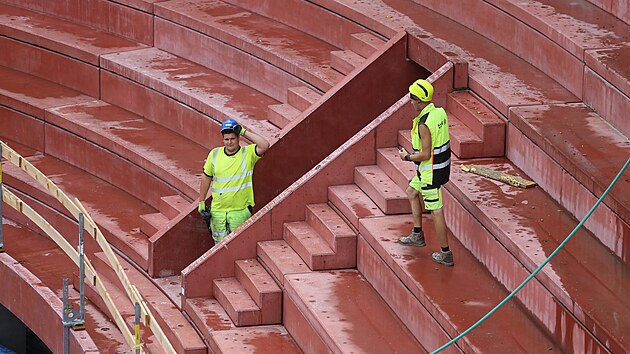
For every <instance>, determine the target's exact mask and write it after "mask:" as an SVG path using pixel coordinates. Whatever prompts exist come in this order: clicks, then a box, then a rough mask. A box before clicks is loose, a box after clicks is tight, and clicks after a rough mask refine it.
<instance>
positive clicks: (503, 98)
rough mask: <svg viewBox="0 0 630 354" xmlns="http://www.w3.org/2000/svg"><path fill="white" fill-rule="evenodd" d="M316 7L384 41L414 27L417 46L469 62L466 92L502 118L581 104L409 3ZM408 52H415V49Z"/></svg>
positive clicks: (323, 1)
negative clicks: (540, 106) (512, 111)
mask: <svg viewBox="0 0 630 354" xmlns="http://www.w3.org/2000/svg"><path fill="white" fill-rule="evenodd" d="M314 2H315V3H317V4H319V5H321V6H324V7H325V8H328V9H331V10H334V11H335V12H337V13H338V14H340V15H342V16H345V17H347V18H349V19H351V20H355V21H357V22H358V23H362V24H363V25H365V26H367V27H368V28H370V29H371V30H373V31H376V32H379V33H382V34H383V35H385V36H387V37H392V36H394V34H395V33H397V32H398V31H400V30H404V29H405V28H409V27H416V30H414V31H412V33H413V34H412V35H413V36H414V37H417V38H418V39H419V40H420V41H421V42H424V43H427V44H429V45H430V46H432V47H436V48H437V49H438V50H440V51H442V52H443V53H444V55H446V56H447V57H449V58H455V59H459V60H465V61H467V62H468V70H469V73H468V74H469V82H468V85H469V87H470V89H472V90H473V91H474V92H475V93H477V94H478V95H479V96H480V97H481V98H483V99H484V100H485V101H486V102H488V103H489V104H490V105H491V106H493V107H494V108H496V109H497V110H498V111H499V112H500V113H501V114H503V115H504V116H505V117H507V116H508V107H511V106H517V105H531V104H535V103H563V102H577V101H579V100H578V99H577V98H576V97H575V95H574V94H572V93H571V92H569V91H568V90H567V89H566V88H564V87H563V86H562V85H560V84H559V83H558V82H556V81H554V80H553V79H552V78H550V77H549V76H548V75H547V74H545V73H544V72H543V71H541V70H540V69H537V68H536V67H535V66H533V65H531V64H529V63H528V62H527V61H525V60H523V59H521V58H520V57H518V56H517V55H515V54H513V53H511V52H510V51H508V50H506V49H505V48H503V47H501V46H499V45H497V44H496V43H495V42H493V41H491V40H489V39H487V38H485V37H484V36H482V35H479V34H478V33H477V32H474V31H472V30H470V29H468V28H467V27H465V26H463V25H461V24H459V23H457V22H455V21H452V20H450V19H448V18H446V17H444V16H442V15H439V14H437V13H436V12H434V11H432V10H430V9H428V8H426V7H423V6H421V5H418V4H415V3H413V2H411V1H407V0H389V1H387V4H381V3H375V2H352V1H342V0H316V1H314ZM453 4H454V3H453ZM460 12H461V11H460ZM483 18H486V17H483ZM501 31H502V32H505V31H503V30H501ZM408 50H409V52H410V53H415V52H416V49H415V48H409V49H408ZM541 52H542V51H541ZM420 54H422V51H420V52H419V55H420ZM410 58H411V59H412V60H416V62H418V63H419V64H420V65H425V64H424V63H423V62H422V61H423V60H421V59H422V58H421V57H418V58H416V57H415V56H412V55H411V54H410ZM580 68H581V67H580ZM580 70H581V69H580ZM558 72H564V71H562V70H559V71H558ZM580 72H581V71H580ZM577 77H581V74H579V75H578V76H577ZM580 88H581V86H580Z"/></svg>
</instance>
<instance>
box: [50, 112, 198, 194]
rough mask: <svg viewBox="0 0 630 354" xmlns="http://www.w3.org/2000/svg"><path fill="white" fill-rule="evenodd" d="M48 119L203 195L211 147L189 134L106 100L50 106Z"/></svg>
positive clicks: (182, 189) (188, 191)
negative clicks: (203, 170) (202, 182)
mask: <svg viewBox="0 0 630 354" xmlns="http://www.w3.org/2000/svg"><path fill="white" fill-rule="evenodd" d="M46 121H47V122H49V123H51V124H54V125H56V126H59V127H61V128H63V129H66V130H68V131H71V132H73V133H75V134H77V135H79V136H81V137H82V138H84V139H86V140H89V141H91V142H93V143H94V144H96V145H98V146H101V147H103V148H105V149H107V150H109V151H111V152H113V153H115V154H117V155H119V156H121V157H122V158H125V159H127V160H129V161H131V162H133V163H134V164H136V165H138V166H139V167H141V168H143V169H145V170H146V171H147V173H150V174H153V175H154V176H156V177H158V178H160V179H162V180H164V181H165V182H166V183H168V184H170V185H172V186H174V187H175V188H176V189H177V190H178V191H180V192H182V193H184V194H185V195H186V196H187V197H188V198H190V199H196V198H197V196H198V194H199V192H198V189H199V175H200V174H201V166H203V163H204V161H205V158H206V157H207V154H208V150H207V149H206V148H204V147H202V146H199V145H197V144H196V143H194V142H192V141H190V140H189V139H188V138H186V137H185V136H182V135H180V134H177V133H175V132H173V131H171V130H168V129H166V128H164V127H162V126H161V125H158V124H156V123H154V122H152V121H150V120H148V119H144V118H142V117H140V116H138V115H136V114H133V113H131V112H128V111H125V110H123V109H120V108H118V107H116V106H112V105H110V104H108V103H105V102H103V101H92V102H87V103H83V104H77V105H69V106H64V107H58V108H53V109H49V110H48V112H47V113H46ZM160 200H161V199H160Z"/></svg>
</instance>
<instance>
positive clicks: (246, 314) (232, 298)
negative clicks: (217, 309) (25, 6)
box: [212, 278, 261, 327]
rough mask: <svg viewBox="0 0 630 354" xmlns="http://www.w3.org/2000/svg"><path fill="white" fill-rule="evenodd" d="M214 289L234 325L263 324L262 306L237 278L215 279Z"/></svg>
mask: <svg viewBox="0 0 630 354" xmlns="http://www.w3.org/2000/svg"><path fill="white" fill-rule="evenodd" d="M212 289H213V290H212V293H213V294H214V298H215V299H217V301H219V304H221V306H223V308H224V309H225V311H226V312H227V314H228V315H229V316H230V318H231V319H232V321H233V322H234V325H236V326H237V327H241V326H258V325H260V324H261V315H260V307H258V306H257V305H256V303H255V302H254V300H253V299H252V298H251V296H249V294H248V293H247V290H245V287H244V286H243V285H242V284H241V283H240V282H239V281H238V280H237V279H236V278H218V279H214V281H213V287H212Z"/></svg>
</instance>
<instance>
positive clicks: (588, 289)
mask: <svg viewBox="0 0 630 354" xmlns="http://www.w3.org/2000/svg"><path fill="white" fill-rule="evenodd" d="M472 162H474V163H475V164H477V165H481V166H484V167H488V168H491V169H494V170H497V171H504V172H506V173H509V174H513V175H514V174H515V175H523V174H522V173H521V172H520V171H519V170H517V169H516V167H515V166H514V165H513V164H512V163H510V162H508V161H507V160H504V159H488V160H473V161H472ZM461 163H462V162H460V161H455V164H454V166H453V169H451V173H452V174H453V175H452V177H451V182H450V183H449V184H447V185H446V190H447V191H448V192H449V193H450V194H452V196H453V198H454V199H456V200H457V201H459V203H461V205H462V207H463V209H465V210H466V211H467V212H468V213H470V214H471V215H472V217H473V218H475V219H477V220H478V222H479V223H480V224H481V225H482V226H483V228H485V229H487V230H488V231H489V234H490V235H489V236H490V237H491V241H492V242H494V239H496V240H497V241H499V243H500V244H501V245H502V246H503V249H504V250H503V251H502V252H489V253H487V254H486V253H483V254H482V255H478V257H482V258H483V259H484V262H488V263H489V265H488V267H489V269H492V271H493V273H495V274H496V276H497V277H499V278H500V279H501V280H502V282H505V283H506V287H508V289H511V288H513V287H514V286H515V284H516V282H520V281H522V280H523V279H521V278H520V277H518V278H517V279H514V278H513V276H501V275H500V274H515V273H513V272H511V271H510V272H506V267H504V266H501V267H497V266H496V265H495V264H494V263H495V262H501V264H503V265H505V264H508V265H510V267H511V268H513V269H521V267H522V266H524V267H525V268H526V269H527V271H529V272H532V271H533V270H534V269H535V268H536V267H537V266H538V265H540V264H541V263H542V262H543V261H544V260H545V259H546V258H547V255H549V254H550V253H551V251H553V250H555V249H556V247H557V246H558V245H559V244H560V243H561V242H562V241H563V240H564V239H565V237H566V236H568V235H569V234H570V233H571V232H572V230H573V229H574V228H575V226H576V225H577V224H578V222H577V220H575V219H574V218H573V217H572V216H571V214H570V213H569V212H567V211H566V210H565V209H564V208H563V207H562V206H561V205H560V204H558V203H556V202H555V201H554V200H553V199H552V197H551V196H550V195H548V194H547V193H545V192H544V191H542V189H541V188H529V189H519V188H515V187H511V186H508V185H505V184H502V183H500V182H496V181H492V180H489V179H484V178H483V177H481V176H477V175H474V174H466V173H465V172H463V171H462V170H461V169H460V168H459V165H460V164H461ZM525 178H527V176H525ZM450 205H451V206H453V207H454V206H455V204H450ZM456 212H457V210H455V211H453V212H452V213H453V214H455V213H456ZM460 214H461V213H460ZM455 215H457V214H455ZM463 215H465V214H463ZM463 219H464V217H459V218H458V220H462V224H457V223H455V224H451V225H450V228H451V229H452V230H457V231H458V232H455V231H454V233H455V235H456V236H457V237H459V238H460V239H462V242H466V243H467V246H468V248H470V249H475V250H477V249H484V248H485V247H480V246H476V244H477V243H478V242H479V241H478V237H479V235H478V232H474V233H473V232H471V230H472V229H473V227H472V225H468V226H467V224H465V223H464V221H463ZM515 221H516V222H515ZM451 223H453V221H451ZM508 251H509V253H510V254H511V255H513V256H510V255H508V254H507V253H506V252H508ZM499 257H502V260H501V261H499V260H498V259H499ZM495 259H497V260H496V261H495ZM506 259H507V260H506ZM521 265H522V266H521ZM527 271H526V272H523V271H522V270H521V271H519V273H521V276H522V275H525V274H527ZM523 273H524V274H523ZM515 275H516V274H515ZM515 275H514V277H515ZM537 279H538V281H540V283H541V284H542V285H543V286H544V288H545V289H546V290H547V291H548V292H549V294H551V295H552V296H549V295H546V297H547V299H545V293H544V292H543V291H542V290H540V289H538V290H539V293H538V294H536V296H535V297H534V298H529V296H530V295H529V294H527V296H526V298H529V299H528V301H529V303H527V304H526V305H527V307H528V308H530V309H531V311H533V312H534V315H535V316H537V317H538V318H540V321H541V323H543V324H547V325H548V326H550V327H551V328H549V330H550V331H551V332H552V333H553V335H554V337H556V338H567V337H566V335H567V334H568V333H580V332H581V334H580V335H579V336H578V338H580V341H577V342H575V343H571V342H570V341H567V342H569V343H568V345H573V346H574V350H576V351H581V350H582V349H581V348H588V347H589V346H591V345H593V343H605V346H606V347H607V348H608V350H611V351H612V352H624V351H627V350H628V348H629V346H630V341H629V340H628V338H627V336H625V335H624V333H625V332H626V331H625V328H628V326H630V325H629V324H628V323H627V322H628V321H630V312H629V311H630V308H629V307H628V306H627V305H628V304H627V301H625V292H624V290H623V289H627V288H628V287H629V286H630V267H628V265H627V264H624V263H623V262H622V261H620V260H619V259H618V258H616V257H614V256H612V255H611V253H610V251H609V250H608V249H607V248H606V247H605V246H604V245H602V244H601V243H600V242H599V240H597V239H596V238H595V237H594V236H593V234H592V233H590V232H589V231H588V230H585V229H580V230H578V231H577V233H576V237H574V238H573V239H571V241H570V242H568V243H567V244H566V246H565V247H564V248H563V249H562V250H561V251H559V252H558V253H557V254H556V256H555V258H553V259H552V260H551V261H550V262H549V265H548V266H547V267H545V268H543V269H542V271H541V272H540V273H539V275H538V276H537ZM553 299H557V301H559V303H560V304H562V306H555V309H556V312H555V313H554V312H551V313H550V312H549V310H548V309H545V310H543V309H542V308H541V307H540V303H541V302H545V301H547V302H550V303H553V301H554V300H553ZM558 318H563V319H565V320H566V321H567V322H568V325H563V326H561V327H558V326H557V325H555V326H554V325H553V322H554V321H555V320H556V319H558ZM572 318H575V319H576V320H574V321H575V322H577V323H578V324H577V325H575V323H572V321H571V319H572ZM583 327H585V328H586V329H584V328H583ZM562 329H565V330H566V332H564V330H562ZM558 332H559V333H558ZM591 335H592V336H594V337H595V338H597V340H592V339H591V340H589V337H590V336H591ZM574 338H575V337H574ZM582 340H583V341H584V342H582Z"/></svg>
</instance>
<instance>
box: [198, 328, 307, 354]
mask: <svg viewBox="0 0 630 354" xmlns="http://www.w3.org/2000/svg"><path fill="white" fill-rule="evenodd" d="M210 338H211V339H212V340H211V342H210V348H211V349H212V350H213V351H214V352H215V353H217V354H219V353H225V354H228V353H283V354H290V353H295V354H299V353H302V351H301V350H300V348H299V347H298V346H297V345H296V344H295V341H294V340H293V339H292V338H291V336H290V335H289V334H288V333H287V331H286V329H284V327H282V326H257V327H251V328H243V329H240V328H239V329H232V330H226V331H215V332H213V333H212V335H211V336H210Z"/></svg>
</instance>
